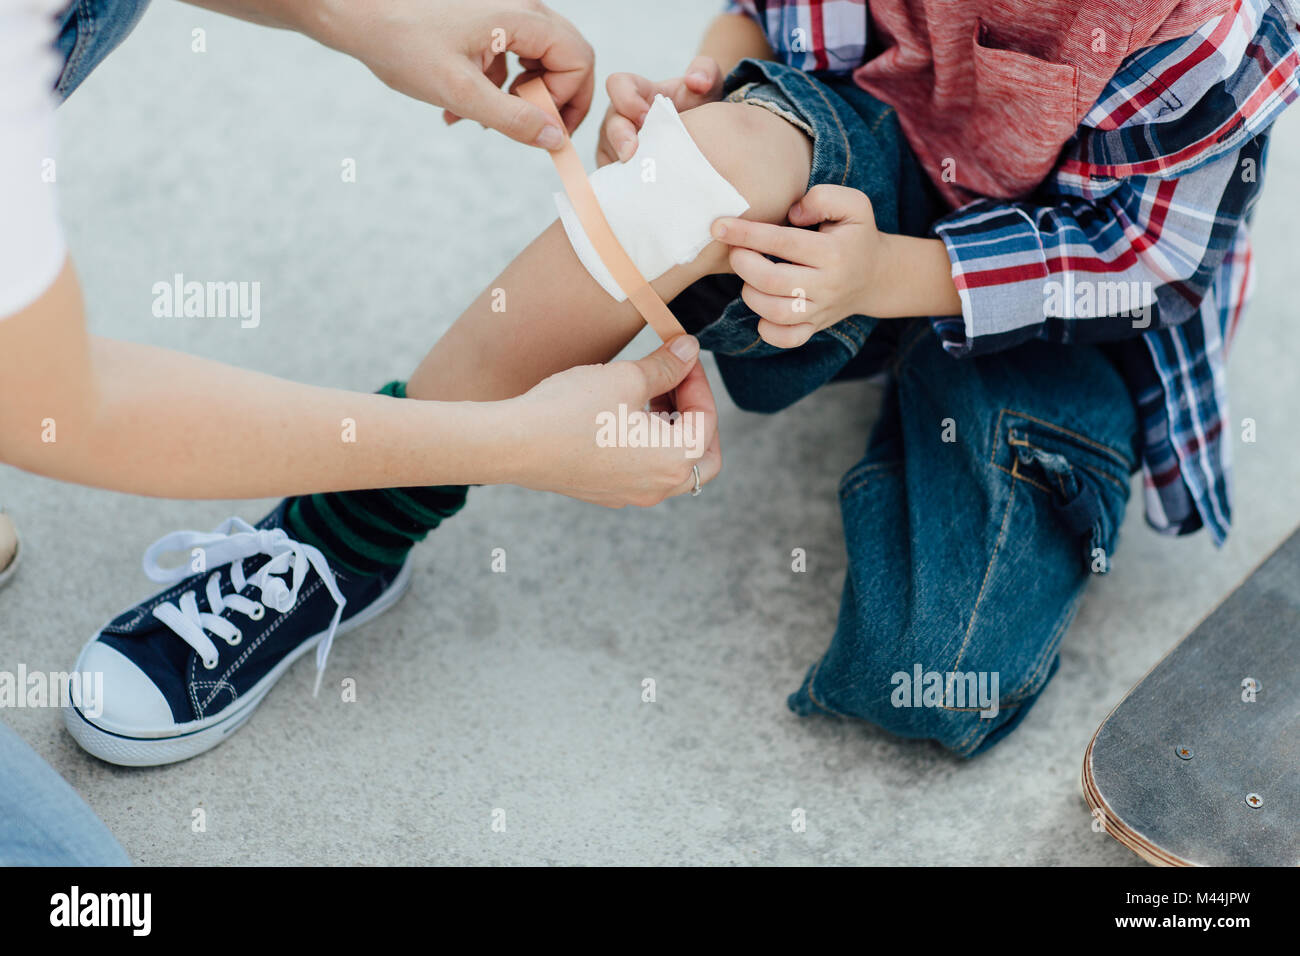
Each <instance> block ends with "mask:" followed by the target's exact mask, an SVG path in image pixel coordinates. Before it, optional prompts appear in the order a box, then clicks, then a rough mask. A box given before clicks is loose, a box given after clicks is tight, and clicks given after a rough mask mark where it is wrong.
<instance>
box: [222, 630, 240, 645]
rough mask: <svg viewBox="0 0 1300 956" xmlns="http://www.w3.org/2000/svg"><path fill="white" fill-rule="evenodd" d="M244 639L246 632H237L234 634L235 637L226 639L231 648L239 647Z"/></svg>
mask: <svg viewBox="0 0 1300 956" xmlns="http://www.w3.org/2000/svg"><path fill="white" fill-rule="evenodd" d="M243 639H244V632H243V631H235V634H234V636H233V637H228V638H226V643H227V644H229V645H230V646H231V647H234V646H235V645H237V644H238V643H239V642H240V641H242V640H243Z"/></svg>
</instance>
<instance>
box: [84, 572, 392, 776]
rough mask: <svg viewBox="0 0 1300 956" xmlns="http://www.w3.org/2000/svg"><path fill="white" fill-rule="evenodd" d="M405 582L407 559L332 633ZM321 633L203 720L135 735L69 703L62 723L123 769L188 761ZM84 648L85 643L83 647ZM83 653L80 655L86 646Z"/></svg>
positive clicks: (386, 603) (222, 735)
mask: <svg viewBox="0 0 1300 956" xmlns="http://www.w3.org/2000/svg"><path fill="white" fill-rule="evenodd" d="M410 585H411V562H410V560H408V561H407V562H406V564H405V565H403V567H402V570H401V571H399V572H398V575H397V577H395V578H394V579H393V583H392V584H390V585H389V586H388V590H387V591H385V592H384V593H383V594H381V595H380V596H379V597H378V598H377V599H376V600H375V601H374V603H372V604H371V605H370V606H369V607H367V608H366V609H365V610H364V611H361V612H360V613H358V614H356V615H355V616H354V617H352V618H349V619H348V620H346V621H341V622H340V623H339V626H338V630H337V631H336V632H335V636H336V637H337V636H338V635H340V634H346V633H347V632H348V631H351V630H353V629H354V628H357V627H361V626H362V625H363V624H366V623H368V622H370V621H372V620H374V619H375V618H377V617H378V616H379V615H381V614H383V613H384V612H385V611H387V610H388V609H389V608H391V607H392V606H393V605H394V604H396V603H397V602H398V601H399V600H401V598H402V596H403V595H404V594H405V593H406V591H407V588H409V587H410ZM324 637H325V632H324V631H321V632H320V633H319V634H316V635H315V636H313V637H311V638H308V639H307V640H305V641H303V642H302V643H301V644H299V645H298V646H297V647H296V648H294V650H293V651H292V652H290V653H289V654H286V655H285V656H284V658H283V659H282V660H281V661H280V662H279V663H278V664H276V665H275V667H273V668H272V669H271V670H270V671H269V672H268V673H267V674H266V676H265V677H263V678H262V679H261V680H260V681H258V682H257V683H256V684H254V685H253V687H252V688H251V689H250V690H248V691H246V692H245V693H244V695H243V696H241V697H240V698H239V699H238V700H237V701H235V702H234V703H233V704H231V705H230V706H229V707H227V708H226V709H225V710H223V711H221V712H220V713H218V714H213V715H212V716H211V717H208V718H205V719H204V720H195V721H191V722H190V723H188V724H175V725H172V726H170V727H159V728H157V729H145V728H141V729H140V730H138V731H136V732H135V733H134V734H130V735H127V734H123V733H115V732H113V731H110V730H107V729H105V728H103V727H101V726H99V725H97V724H96V723H95V722H94V718H92V717H87V716H86V715H85V714H83V713H82V712H81V710H80V709H79V708H78V707H77V706H76V705H75V704H73V705H68V706H65V707H64V708H63V723H64V726H66V727H67V728H68V733H70V734H72V737H73V739H74V740H76V742H77V743H78V744H80V745H81V747H82V749H84V750H85V751H86V752H88V753H91V754H93V755H94V756H96V757H98V758H99V759H100V760H106V761H108V762H109V763H113V764H118V765H120V766H123V767H156V766H159V765H161V764H168V763H176V762H177V761H180V760H188V759H189V758H190V757H196V756H198V755H199V754H201V753H203V752H204V751H206V750H211V749H212V748H213V747H215V746H217V744H219V743H221V742H222V741H224V740H225V739H226V738H227V737H229V736H230V735H231V734H233V733H234V732H235V731H236V730H238V729H239V728H240V727H242V726H243V725H244V723H245V722H246V721H247V720H248V718H249V717H251V716H253V711H254V710H256V709H257V705H258V704H260V703H261V702H262V699H263V698H264V697H265V696H266V695H267V693H268V692H269V691H270V690H271V688H272V687H274V686H275V683H276V681H278V680H279V679H280V678H281V677H283V676H284V674H285V672H286V671H288V670H289V668H290V667H291V666H292V665H293V662H294V661H296V660H297V659H298V658H300V657H302V655H304V654H306V653H307V652H308V651H310V650H312V649H313V648H315V647H316V645H317V644H319V643H320V642H321V641H322V640H323V639H324ZM93 643H94V639H92V640H91V641H90V644H93ZM89 646H90V645H89V644H88V645H87V647H89ZM82 653H83V654H84V653H85V649H83V650H82Z"/></svg>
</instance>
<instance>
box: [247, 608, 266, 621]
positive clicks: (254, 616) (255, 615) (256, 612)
mask: <svg viewBox="0 0 1300 956" xmlns="http://www.w3.org/2000/svg"><path fill="white" fill-rule="evenodd" d="M264 617H266V605H264V604H258V605H257V606H256V607H254V608H253V610H251V611H249V612H248V619H249V620H250V621H260V620H261V619H262V618H264Z"/></svg>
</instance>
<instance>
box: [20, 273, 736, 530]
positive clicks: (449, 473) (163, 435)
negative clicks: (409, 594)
mask: <svg viewBox="0 0 1300 956" xmlns="http://www.w3.org/2000/svg"><path fill="white" fill-rule="evenodd" d="M681 341H682V342H683V344H685V345H687V346H688V349H687V360H685V361H683V360H682V359H680V358H677V357H675V356H674V355H673V354H671V353H669V352H668V350H667V349H661V350H660V351H659V352H656V353H654V354H653V355H652V356H650V357H649V358H647V359H643V360H642V361H641V362H638V363H631V362H624V363H615V364H614V365H611V366H606V367H604V368H601V369H591V368H587V369H576V370H572V371H571V372H567V373H563V374H562V375H561V376H557V377H555V378H553V379H551V380H548V382H547V383H543V384H545V385H546V386H547V387H546V389H545V390H540V389H541V386H539V389H537V390H534V392H537V394H534V393H533V392H530V393H528V394H526V395H524V396H521V397H520V398H519V399H514V400H511V401H506V402H492V403H474V402H419V401H413V400H402V399H394V398H388V397H386V396H381V395H372V394H363V393H353V392H345V391H339V390H334V389H328V388H316V387H312V386H308V385H298V384H295V383H292V382H287V381H284V380H281V379H277V378H273V377H271V376H268V375H262V374H259V373H256V372H250V371H245V370H242V369H238V368H233V367H230V366H226V365H222V364H219V363H217V362H212V361H208V360H205V359H200V358H196V357H193V356H189V355H184V354H181V353H177V352H172V351H168V350H165V349H159V348H153V347H150V346H145V345H136V344H131V343H126V342H117V341H111V340H106V339H101V338H94V337H91V336H89V335H87V334H86V331H85V327H84V320H83V307H82V301H81V291H80V287H79V285H78V283H77V279H76V274H75V272H74V271H73V268H72V265H71V263H70V262H65V264H64V267H63V269H62V271H61V272H60V274H59V276H58V278H57V279H56V280H55V282H54V284H53V285H52V286H51V287H50V288H49V289H48V290H47V291H46V292H45V293H44V294H43V295H41V296H40V297H39V298H38V299H37V300H36V301H35V302H33V303H32V304H31V305H29V306H27V307H26V308H24V309H23V310H22V311H20V312H18V313H16V314H15V315H12V316H10V317H8V318H0V461H3V462H5V463H7V464H10V465H15V466H17V467H19V468H23V469H25V470H28V471H33V472H36V473H38V474H42V475H46V476H49V477H51V478H58V479H61V480H64V481H72V482H77V483H80V484H86V485H93V486H96V487H100V488H108V489H112V490H115V491H125V492H133V493H136V494H143V495H155V496H161V497H172V498H261V497H272V496H278V495H290V494H303V493H308V492H317V491H344V490H349V489H353V488H374V487H401V486H407V485H432V484H492V483H497V482H504V481H509V482H513V483H517V484H522V485H526V486H529V487H534V488H542V489H546V490H555V491H560V492H564V493H572V494H573V495H574V497H578V498H581V499H583V500H587V501H595V502H597V503H600V504H606V505H616V506H617V505H622V504H628V503H633V504H651V503H654V502H655V501H658V500H662V498H664V497H666V496H667V495H669V494H673V493H680V492H681V491H684V490H687V489H688V488H689V487H690V484H688V481H687V479H688V477H689V476H690V475H691V466H692V464H695V463H698V464H699V465H700V470H701V473H702V478H703V480H706V481H707V480H708V479H709V478H711V477H712V476H713V475H714V474H716V472H717V470H718V468H720V463H719V462H718V461H716V460H715V459H716V458H717V453H716V444H712V433H713V428H714V426H715V423H716V411H715V409H714V407H713V404H712V397H711V395H710V394H709V392H708V386H707V384H705V383H704V381H703V376H702V373H701V372H700V370H699V369H698V366H696V365H695V361H694V359H695V356H696V355H697V354H698V345H696V344H695V342H694V340H690V339H683V340H681ZM688 372H690V374H687V373H688ZM683 379H685V382H684V383H683ZM679 383H682V388H679V389H678V393H679V408H680V407H681V406H682V405H683V404H684V403H683V402H682V401H680V396H681V393H682V392H683V390H685V389H687V386H690V389H689V394H690V396H691V402H692V404H693V408H692V410H694V411H698V412H699V413H700V415H699V416H698V417H696V418H695V419H694V423H695V424H697V425H699V426H700V427H702V428H703V429H704V434H703V435H700V436H696V438H695V440H696V441H697V442H700V441H702V442H703V444H702V445H700V446H698V447H700V448H704V447H709V446H710V445H711V444H712V450H711V452H710V453H709V455H706V456H705V458H704V459H700V458H695V459H690V458H688V457H687V452H688V449H685V448H683V447H677V448H656V449H636V448H598V447H597V443H596V436H597V423H596V416H597V414H598V413H599V412H600V411H602V410H606V409H616V408H617V406H618V405H619V404H625V405H627V406H628V407H629V408H634V409H636V408H641V407H642V406H643V405H644V404H645V402H646V401H648V400H649V399H650V398H652V397H655V396H657V395H660V394H663V393H665V392H670V391H672V390H673V389H674V388H675V387H677V386H678V385H679ZM539 390H540V391H539ZM682 410H685V409H682ZM679 427H680V426H679Z"/></svg>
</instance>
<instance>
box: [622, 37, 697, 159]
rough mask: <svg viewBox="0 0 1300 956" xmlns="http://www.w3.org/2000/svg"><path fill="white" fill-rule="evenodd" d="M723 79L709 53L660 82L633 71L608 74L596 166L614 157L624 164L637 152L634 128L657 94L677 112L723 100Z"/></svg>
mask: <svg viewBox="0 0 1300 956" xmlns="http://www.w3.org/2000/svg"><path fill="white" fill-rule="evenodd" d="M722 80H723V76H722V70H721V68H719V66H718V63H717V61H716V60H714V59H713V57H711V56H697V57H696V58H695V59H694V60H692V61H691V65H690V66H688V67H687V68H686V73H685V74H684V75H682V76H679V77H677V78H676V79H672V80H664V81H663V82H662V83H652V82H651V81H650V80H647V79H646V78H645V77H644V76H637V75H636V74H635V73H614V74H611V76H610V78H609V79H608V80H606V81H605V91H606V92H607V93H609V109H608V110H607V111H606V112H605V119H604V120H603V121H602V122H601V125H600V142H598V143H597V144H596V165H597V166H604V165H607V164H608V163H612V162H614V161H615V160H618V161H619V162H623V163H625V162H627V161H628V159H629V158H631V156H632V154H633V153H635V152H636V134H637V131H638V130H639V129H641V124H642V123H644V122H645V115H646V113H648V112H649V111H650V104H651V103H653V102H654V99H655V96H656V95H657V94H660V93H662V94H663V95H664V96H666V97H668V98H669V99H670V100H672V101H673V106H675V107H677V112H679V113H682V112H685V111H686V110H690V109H694V108H695V107H697V106H700V105H702V104H704V103H713V102H715V101H717V100H720V99H722Z"/></svg>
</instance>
